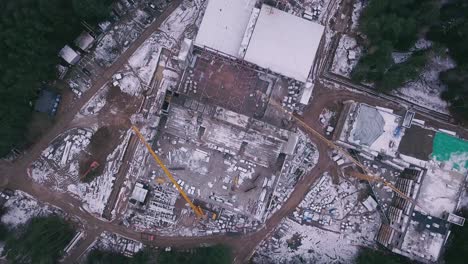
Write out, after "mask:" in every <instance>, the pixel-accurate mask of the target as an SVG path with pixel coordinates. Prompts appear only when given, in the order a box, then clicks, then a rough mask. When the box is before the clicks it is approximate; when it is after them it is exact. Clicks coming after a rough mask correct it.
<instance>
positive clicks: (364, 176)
mask: <svg viewBox="0 0 468 264" xmlns="http://www.w3.org/2000/svg"><path fill="white" fill-rule="evenodd" d="M270 103H271V104H272V105H273V106H275V107H277V108H278V109H280V110H281V111H283V112H284V113H286V114H287V115H288V116H290V117H291V118H293V119H294V120H295V121H296V122H298V123H299V124H300V125H301V127H303V128H304V129H306V130H307V131H309V132H310V133H312V134H313V135H315V136H316V137H318V138H319V139H320V140H321V141H323V142H325V143H326V144H327V145H328V146H329V147H331V148H334V149H336V150H338V151H339V152H340V153H341V154H343V155H344V156H346V158H348V159H349V160H350V161H351V162H352V163H354V164H355V165H356V166H358V167H359V168H361V169H362V170H363V171H364V172H365V174H362V173H357V172H353V173H351V175H350V176H353V177H355V178H358V179H361V180H367V181H369V182H382V183H383V184H384V185H385V186H388V187H389V188H391V189H392V190H393V191H394V192H396V193H397V194H398V195H400V196H401V197H402V198H403V199H405V200H407V201H409V202H411V203H412V204H414V205H418V204H417V203H416V201H415V200H414V199H412V198H411V197H409V196H408V195H406V194H404V193H403V192H402V191H400V190H399V189H398V188H397V187H395V186H394V185H393V184H391V183H390V182H388V181H386V180H385V179H383V178H381V177H378V176H375V175H373V173H372V172H371V171H370V170H369V169H368V168H367V167H366V166H364V165H362V164H361V163H360V162H359V161H357V160H356V159H355V158H354V157H353V156H351V154H349V153H348V152H347V151H346V150H345V149H343V148H342V147H340V146H338V145H336V144H335V143H334V142H332V141H331V140H328V139H327V138H325V137H324V136H322V134H320V133H319V132H317V131H316V130H315V129H313V128H312V127H311V126H309V125H308V124H307V123H306V122H304V121H302V119H300V118H299V117H297V116H295V115H294V113H292V112H289V111H287V110H286V109H284V107H283V106H282V105H280V104H279V103H278V102H276V101H274V100H270ZM418 206H419V207H421V206H420V205H418ZM421 209H423V208H422V207H421Z"/></svg>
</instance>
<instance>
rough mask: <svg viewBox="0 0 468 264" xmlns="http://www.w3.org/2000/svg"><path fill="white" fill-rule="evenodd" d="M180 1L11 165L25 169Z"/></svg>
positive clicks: (171, 6)
mask: <svg viewBox="0 0 468 264" xmlns="http://www.w3.org/2000/svg"><path fill="white" fill-rule="evenodd" d="M181 2H182V0H176V1H173V2H172V3H171V5H170V6H169V7H167V8H166V10H165V11H164V12H163V13H162V14H161V15H160V16H159V17H158V18H157V19H156V20H155V21H154V22H153V23H152V24H151V25H150V26H149V27H148V28H146V29H145V30H144V31H143V32H142V34H141V35H140V36H139V37H138V38H137V39H136V40H135V41H134V42H133V43H132V44H131V45H130V46H129V47H128V49H127V50H126V51H124V52H123V53H122V54H121V55H120V56H119V58H118V59H117V60H116V61H115V62H114V63H113V64H112V66H110V67H109V68H108V69H106V70H105V71H104V72H103V73H102V74H101V76H100V77H99V78H98V79H97V80H96V81H95V82H94V83H93V85H92V86H91V88H90V89H89V90H88V91H86V92H85V93H84V94H83V95H82V96H81V97H80V98H79V99H78V100H77V101H76V102H75V103H74V104H73V105H72V106H71V107H70V108H69V109H67V111H64V113H63V114H62V115H60V116H58V117H57V119H56V122H55V123H54V125H53V127H52V128H51V129H50V130H49V131H48V132H47V133H46V134H45V135H43V136H42V137H41V138H40V139H39V140H38V141H37V142H36V143H35V144H34V145H33V146H32V147H31V148H30V149H28V150H27V152H26V153H25V154H24V155H23V156H22V157H20V158H19V159H17V160H16V161H15V162H14V165H12V166H14V168H17V169H18V170H19V171H25V170H26V168H27V167H28V166H29V164H31V162H33V161H34V160H36V159H37V158H38V157H39V156H40V155H41V152H42V150H44V149H45V148H46V147H47V146H48V145H49V143H50V142H51V141H52V140H53V139H54V138H56V137H57V136H58V135H60V134H61V133H63V132H64V131H65V130H66V129H67V127H68V126H69V124H70V122H71V121H72V120H73V118H74V117H75V115H76V114H77V113H78V112H79V111H80V109H81V108H83V106H84V105H85V104H86V103H87V102H88V101H89V100H90V99H91V98H92V97H93V96H94V94H96V92H97V91H98V90H99V89H101V88H102V87H103V86H104V85H105V84H107V83H108V82H109V81H110V80H111V78H112V76H113V75H114V74H115V73H116V72H117V71H119V70H120V69H122V67H123V66H124V65H125V64H127V63H128V59H129V58H130V57H131V56H132V54H133V53H134V52H135V51H136V50H137V49H138V48H139V47H140V46H141V45H142V44H143V42H145V41H146V40H147V39H148V38H149V37H150V36H151V35H152V34H153V33H154V32H156V31H158V29H159V27H160V26H161V24H162V23H163V22H164V20H165V19H166V18H167V17H168V16H169V15H170V14H171V13H172V12H173V11H174V10H175V9H176V8H177V7H178V6H179V5H180V3H181ZM4 165H7V164H4ZM3 181H4V182H0V184H2V186H3V185H5V184H6V182H7V181H8V177H5V178H3Z"/></svg>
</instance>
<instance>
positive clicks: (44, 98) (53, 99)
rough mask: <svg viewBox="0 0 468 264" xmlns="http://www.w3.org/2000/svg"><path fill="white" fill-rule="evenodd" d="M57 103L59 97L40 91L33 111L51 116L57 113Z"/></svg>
mask: <svg viewBox="0 0 468 264" xmlns="http://www.w3.org/2000/svg"><path fill="white" fill-rule="evenodd" d="M59 103H60V95H59V94H58V93H56V92H52V91H50V90H47V89H42V90H41V92H40V93H39V97H38V98H37V100H36V104H35V105H34V110H35V111H37V112H41V113H47V114H48V115H50V116H53V115H55V114H56V112H57V109H58V105H59Z"/></svg>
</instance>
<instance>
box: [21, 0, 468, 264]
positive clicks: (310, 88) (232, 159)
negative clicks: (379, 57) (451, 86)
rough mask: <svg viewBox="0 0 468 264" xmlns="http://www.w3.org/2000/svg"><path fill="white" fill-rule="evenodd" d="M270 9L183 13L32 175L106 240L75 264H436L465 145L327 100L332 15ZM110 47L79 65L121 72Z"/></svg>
mask: <svg viewBox="0 0 468 264" xmlns="http://www.w3.org/2000/svg"><path fill="white" fill-rule="evenodd" d="M273 2H275V1H273ZM277 2H278V3H276V5H275V6H271V5H268V4H266V3H263V1H258V2H257V1H254V0H239V1H234V2H233V1H229V0H210V1H181V3H179V4H180V5H177V6H174V9H173V10H172V12H170V13H168V14H166V15H167V17H165V18H164V19H162V20H161V21H160V22H159V23H160V25H159V26H158V30H157V31H155V32H154V33H151V34H149V35H148V37H147V38H146V39H144V40H143V41H141V43H139V45H138V46H135V47H133V48H132V49H131V51H132V52H131V53H130V54H127V58H126V60H125V61H124V62H122V63H121V65H120V66H121V67H119V68H118V69H116V70H115V71H113V72H112V74H109V76H110V77H109V80H108V81H106V82H105V83H103V84H102V86H100V87H99V88H98V89H96V92H95V93H94V94H93V95H92V96H89V97H88V98H86V99H87V100H86V102H84V103H83V104H82V105H80V107H79V109H78V111H77V112H76V113H75V114H74V115H73V116H72V117H71V119H70V123H69V124H67V125H66V126H64V129H63V131H61V133H60V134H58V135H56V136H55V137H54V138H51V140H50V141H49V142H47V144H45V145H46V147H45V148H44V149H41V150H40V151H38V156H37V157H36V158H35V159H32V160H31V162H30V163H28V166H27V170H28V176H29V178H30V179H32V180H33V181H34V183H35V184H37V185H38V186H45V187H46V188H47V189H50V190H53V191H54V192H58V193H60V195H67V197H68V196H69V197H70V198H67V199H69V200H67V202H68V201H72V202H70V204H75V203H76V204H77V205H76V206H73V209H72V210H74V211H81V213H82V214H83V215H85V214H86V216H85V217H89V216H88V214H89V215H92V216H93V217H94V218H95V219H98V220H96V221H101V220H102V221H103V223H104V224H102V226H105V225H109V226H112V228H113V230H105V229H104V228H102V227H101V225H100V224H96V226H99V228H101V229H102V230H101V229H99V230H101V231H103V232H100V233H99V234H94V233H93V232H95V231H92V230H91V231H90V230H86V232H83V238H82V239H83V240H86V241H87V243H88V246H89V247H87V248H85V249H83V252H80V254H81V255H80V257H81V256H82V255H84V254H85V253H84V252H87V251H89V249H90V248H92V246H93V245H94V246H95V247H102V248H111V250H113V251H118V252H121V253H122V252H123V253H124V254H126V255H129V256H131V255H133V254H134V253H136V252H138V251H139V250H140V249H141V248H143V247H144V244H145V245H150V246H162V244H163V242H161V241H165V242H167V241H169V242H167V244H168V245H167V246H171V245H172V244H174V245H177V243H178V242H179V241H183V242H181V245H184V246H185V244H184V243H185V242H186V241H189V242H190V241H191V240H190V239H199V240H194V241H196V242H193V243H199V244H204V243H205V244H209V243H212V242H211V241H216V242H219V241H218V239H219V240H220V241H221V242H225V241H228V242H226V243H227V244H229V243H233V244H236V245H237V244H239V245H242V246H243V245H244V243H250V242H248V241H247V240H249V239H250V237H248V236H252V237H254V238H255V239H252V240H251V241H252V242H251V243H252V244H248V246H251V247H252V248H251V250H249V251H248V253H249V254H250V253H251V251H255V254H254V255H253V258H252V260H253V262H254V263H293V262H294V261H296V260H298V259H305V260H307V261H309V262H311V263H351V262H352V261H353V260H354V258H355V257H356V255H357V253H358V250H359V247H369V248H374V249H377V248H378V247H379V245H381V246H383V247H385V248H387V249H388V250H389V251H392V252H394V253H397V254H400V255H404V256H407V257H409V258H411V259H414V260H417V261H421V262H424V263H431V262H436V261H437V260H438V259H439V258H440V255H441V252H443V248H444V246H445V243H446V241H447V239H448V237H449V235H450V228H451V226H452V225H460V226H462V225H464V218H462V217H460V216H459V215H457V212H458V210H459V209H460V208H461V204H462V200H463V198H464V196H463V193H464V189H465V181H466V177H467V172H468V162H466V160H467V158H468V143H467V141H466V140H465V139H463V138H464V137H465V135H464V134H458V133H457V132H455V131H452V130H448V129H445V128H444V127H443V126H441V125H440V123H437V122H431V121H430V119H429V118H426V117H425V116H422V115H419V114H418V113H417V112H415V111H414V110H412V109H411V108H408V107H405V106H400V105H395V104H393V105H391V104H389V103H386V102H385V101H384V100H380V99H375V98H374V97H365V96H364V95H361V94H359V96H356V95H355V94H353V95H351V96H350V95H349V94H351V92H350V91H348V90H346V89H343V90H340V89H338V88H336V87H334V88H328V87H324V86H326V82H321V81H318V78H319V76H318V75H317V74H318V71H319V67H320V65H322V64H323V56H321V55H320V54H319V52H320V51H321V50H322V49H324V48H325V47H326V45H327V44H329V43H328V42H327V41H329V37H328V36H327V35H326V30H325V27H326V25H323V24H324V23H323V22H321V21H323V20H326V19H328V16H329V14H328V13H327V12H329V10H328V8H329V7H330V10H332V9H333V7H334V6H333V4H332V3H331V2H330V4H329V3H328V2H329V1H305V2H307V3H306V4H304V6H305V7H304V8H305V11H304V10H303V9H304V8H302V9H301V8H292V9H288V10H286V8H283V9H282V8H281V3H283V2H282V1H277ZM288 6H290V5H288ZM309 9H310V11H309ZM137 14H138V12H137ZM140 19H141V18H140ZM132 21H133V20H132ZM128 23H130V24H131V23H134V22H128ZM128 23H127V24H128ZM135 23H136V22H135ZM272 23H273V24H274V25H275V26H274V27H273V26H272V27H269V26H268V25H271V24H272ZM121 24H122V25H121V26H123V27H125V28H126V29H129V28H128V27H127V26H128V25H127V24H125V25H126V26H124V22H121ZM119 25H120V24H119ZM271 28H275V29H276V31H275V30H272V29H271ZM291 28H295V29H297V30H290V29H291ZM226 29H228V30H226ZM116 31H117V30H116ZM116 31H115V32H116ZM137 31H138V32H136V33H134V35H135V36H132V34H129V36H128V37H131V38H137V35H138V34H144V33H142V32H143V31H144V27H141V28H138V30H137ZM115 32H114V31H108V32H106V33H105V36H104V37H103V38H99V40H96V41H97V42H98V43H96V44H95V46H94V47H92V48H90V51H89V53H87V55H86V59H85V61H82V62H79V64H80V63H87V65H95V66H96V69H98V70H99V69H100V68H101V67H107V66H109V65H111V64H112V63H113V62H114V61H115V60H118V57H119V54H116V55H115V56H113V57H108V56H101V55H102V54H101V55H99V54H100V53H99V52H104V51H105V50H112V45H110V44H109V43H106V36H107V35H109V36H110V35H112V34H116V33H115ZM124 35H125V34H123V35H119V36H120V37H121V38H122V39H119V42H122V41H123V38H125V36H124ZM121 40H122V41H121ZM130 41H132V40H131V39H130V40H129V42H130ZM109 45H110V46H109ZM119 45H120V44H119ZM128 45H130V44H128V43H127V44H125V45H124V44H123V43H122V44H121V46H122V47H121V48H120V49H119V53H122V52H125V50H126V49H127V48H128V47H127V46H128ZM119 47H120V46H119ZM128 49H130V48H128ZM114 51H115V50H114ZM103 57H107V58H108V59H109V58H111V60H112V61H107V62H106V61H103ZM107 64H109V65H107ZM106 65H107V66H106ZM87 67H91V66H87ZM93 73H94V71H93ZM86 79H88V78H86ZM66 81H67V82H68V83H70V84H71V85H70V86H71V88H72V90H73V94H74V96H75V97H74V100H81V99H80V98H82V96H85V95H83V94H86V91H88V90H89V89H94V88H93V87H90V82H92V81H93V80H87V81H86V82H85V83H83V82H84V81H83V75H81V74H80V73H79V72H77V71H76V70H72V71H71V72H70V73H69V74H68V75H67V77H66ZM314 87H315V88H314ZM317 87H318V88H317ZM316 89H321V90H318V91H317V90H316ZM340 93H342V95H340ZM361 97H362V100H360V98H361ZM369 98H370V99H369ZM428 120H429V121H428ZM93 221H94V220H93ZM93 223H94V222H93ZM114 223H118V225H117V224H116V225H115V227H114ZM96 230H98V228H96ZM113 232H115V233H113ZM243 236H246V237H247V238H246V239H244V240H243ZM232 237H239V239H238V240H230V239H231V238H232ZM172 238H173V239H174V241H176V242H174V243H173V241H172V240H171V239H172ZM80 239H81V238H80ZM159 239H160V240H159ZM185 239H186V240H185ZM204 239H206V242H205V240H204ZM224 239H225V240H224ZM88 240H89V241H88ZM199 241H202V242H199ZM232 241H234V242H232ZM189 242H187V244H189ZM229 245H230V244H229ZM78 247H81V246H78ZM83 247H84V246H83ZM252 254H253V253H252ZM70 256H74V255H73V254H70ZM250 256H251V255H249V257H250ZM243 257H247V256H243ZM240 261H243V260H240Z"/></svg>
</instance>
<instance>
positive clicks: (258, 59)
mask: <svg viewBox="0 0 468 264" xmlns="http://www.w3.org/2000/svg"><path fill="white" fill-rule="evenodd" d="M323 32H324V27H323V26H322V25H320V24H317V23H313V22H310V21H308V20H305V19H303V18H300V17H297V16H295V15H292V14H289V13H286V12H284V11H281V10H279V9H276V8H273V7H271V6H268V5H262V8H261V10H260V15H259V17H258V20H257V23H256V24H255V28H254V31H253V34H252V37H251V39H250V43H249V45H248V48H247V52H246V54H245V57H244V59H245V60H246V61H248V62H251V63H254V64H256V65H258V66H260V67H262V68H265V69H269V70H271V71H273V72H276V73H279V74H281V75H283V76H286V77H289V78H292V79H295V80H297V81H300V82H306V80H307V78H308V76H309V72H310V70H311V68H312V65H313V62H314V59H315V55H316V52H317V49H318V47H319V44H320V40H321V38H322V35H323Z"/></svg>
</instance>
